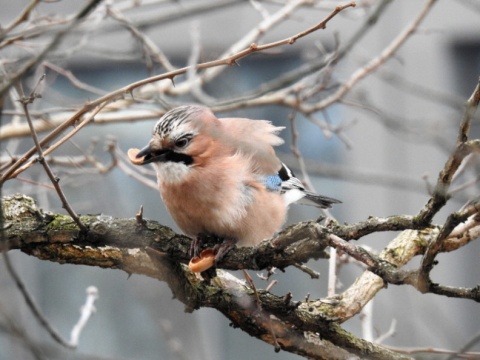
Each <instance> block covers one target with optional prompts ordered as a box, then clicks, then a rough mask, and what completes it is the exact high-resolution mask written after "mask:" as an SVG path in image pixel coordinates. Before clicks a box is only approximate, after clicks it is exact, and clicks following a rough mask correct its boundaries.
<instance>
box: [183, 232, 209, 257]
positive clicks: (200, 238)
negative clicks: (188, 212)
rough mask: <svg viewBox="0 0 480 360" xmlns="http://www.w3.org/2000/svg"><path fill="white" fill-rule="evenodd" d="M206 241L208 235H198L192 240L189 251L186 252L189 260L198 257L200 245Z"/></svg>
mask: <svg viewBox="0 0 480 360" xmlns="http://www.w3.org/2000/svg"><path fill="white" fill-rule="evenodd" d="M207 239H208V235H207V234H204V233H199V234H198V235H197V237H195V238H194V239H192V243H191V244H190V250H189V252H188V255H189V256H190V258H194V257H197V256H198V255H200V250H201V249H202V245H203V243H204V242H205V240H207Z"/></svg>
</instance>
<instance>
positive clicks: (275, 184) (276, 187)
mask: <svg viewBox="0 0 480 360" xmlns="http://www.w3.org/2000/svg"><path fill="white" fill-rule="evenodd" d="M262 183H263V184H264V185H265V187H266V188H267V190H270V191H280V190H281V189H282V179H281V178H280V176H278V174H276V175H270V176H265V177H264V178H262Z"/></svg>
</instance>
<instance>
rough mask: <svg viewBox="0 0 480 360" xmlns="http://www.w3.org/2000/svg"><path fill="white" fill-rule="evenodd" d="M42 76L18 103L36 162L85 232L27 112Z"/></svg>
mask: <svg viewBox="0 0 480 360" xmlns="http://www.w3.org/2000/svg"><path fill="white" fill-rule="evenodd" d="M44 77H45V75H43V76H42V77H41V78H40V79H39V81H38V83H37V85H36V86H35V88H34V89H33V91H32V93H31V94H30V95H29V96H28V97H26V96H23V97H22V98H21V99H20V103H21V104H22V106H23V110H24V111H25V117H26V118H27V121H28V124H29V126H30V130H31V131H32V138H33V142H34V143H35V147H36V150H37V153H38V162H39V163H40V164H42V166H43V168H44V169H45V172H46V173H47V176H48V178H49V179H50V181H51V182H52V184H53V186H54V187H55V190H56V192H57V194H58V196H59V198H60V201H61V202H62V207H63V208H64V209H65V210H66V211H67V212H68V214H69V215H70V217H71V218H72V219H73V221H74V222H75V223H76V224H77V226H78V227H79V228H80V230H81V231H83V232H86V231H88V229H87V227H86V226H85V225H84V224H83V223H82V221H81V220H80V218H79V217H78V215H77V214H76V213H75V211H74V210H73V208H72V207H71V205H70V204H69V202H68V200H67V197H66V196H65V194H64V192H63V190H62V188H61V187H60V184H59V181H60V179H58V178H57V177H56V176H55V175H54V174H53V172H52V169H50V166H49V165H48V162H47V160H46V159H45V155H44V153H43V149H42V146H41V145H40V142H39V140H38V137H37V133H36V132H35V128H34V127H33V124H32V119H31V118H30V113H29V112H28V105H29V104H31V103H32V102H33V101H34V100H35V98H37V97H38V96H39V95H38V94H36V92H35V90H36V88H37V86H38V85H39V84H40V82H41V81H42V80H43V79H44Z"/></svg>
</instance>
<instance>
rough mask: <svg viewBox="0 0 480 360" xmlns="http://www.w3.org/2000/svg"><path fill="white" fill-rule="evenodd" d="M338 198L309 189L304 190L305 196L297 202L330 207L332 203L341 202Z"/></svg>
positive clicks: (324, 207) (325, 207)
mask: <svg viewBox="0 0 480 360" xmlns="http://www.w3.org/2000/svg"><path fill="white" fill-rule="evenodd" d="M341 203H342V202H341V201H340V200H337V199H334V198H331V197H328V196H323V195H318V194H315V193H313V192H311V191H305V196H304V197H303V198H301V199H300V200H298V201H297V204H302V205H310V206H316V207H319V208H322V209H328V208H331V207H332V204H341Z"/></svg>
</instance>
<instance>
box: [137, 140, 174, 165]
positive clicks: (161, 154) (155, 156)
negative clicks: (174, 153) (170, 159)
mask: <svg viewBox="0 0 480 360" xmlns="http://www.w3.org/2000/svg"><path fill="white" fill-rule="evenodd" d="M167 152H168V150H152V148H151V147H150V145H147V146H145V147H144V148H143V149H142V150H140V151H139V152H138V153H137V155H136V156H135V158H137V159H140V158H142V157H143V162H142V163H141V164H140V165H145V164H150V163H151V162H154V161H160V162H161V161H165V160H166V154H167Z"/></svg>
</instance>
